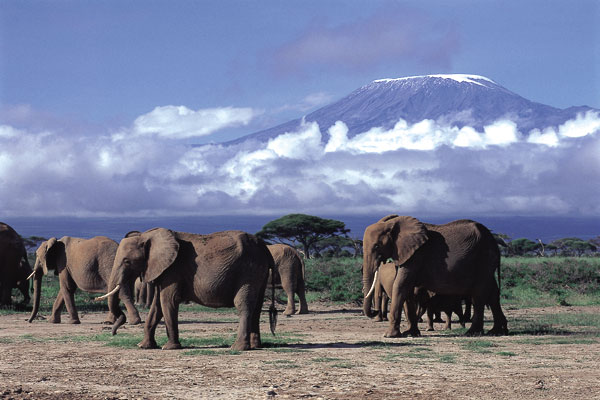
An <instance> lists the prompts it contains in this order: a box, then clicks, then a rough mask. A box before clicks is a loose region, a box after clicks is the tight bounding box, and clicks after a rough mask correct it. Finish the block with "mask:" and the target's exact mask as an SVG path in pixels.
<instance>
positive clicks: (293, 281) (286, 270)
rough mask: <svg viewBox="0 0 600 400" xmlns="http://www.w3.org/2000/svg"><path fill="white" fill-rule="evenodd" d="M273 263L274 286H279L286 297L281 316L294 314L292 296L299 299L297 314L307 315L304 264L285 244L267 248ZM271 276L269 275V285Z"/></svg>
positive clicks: (294, 251) (294, 305)
mask: <svg viewBox="0 0 600 400" xmlns="http://www.w3.org/2000/svg"><path fill="white" fill-rule="evenodd" d="M267 248H268V249H269V251H270V252H271V255H272V256H273V260H274V261H275V269H274V272H275V274H274V275H275V284H276V285H281V287H282V288H283V290H284V291H285V294H286V295H287V299H288V302H287V307H286V308H285V311H284V312H283V315H292V314H294V313H296V304H295V302H294V294H296V293H297V294H298V297H299V298H300V309H299V310H298V312H297V314H308V304H307V303H306V293H305V292H306V286H305V284H304V262H303V261H302V257H301V256H300V254H298V252H297V251H296V250H295V249H294V248H293V247H291V246H288V245H285V244H272V245H269V246H267ZM270 282H271V275H269V283H270Z"/></svg>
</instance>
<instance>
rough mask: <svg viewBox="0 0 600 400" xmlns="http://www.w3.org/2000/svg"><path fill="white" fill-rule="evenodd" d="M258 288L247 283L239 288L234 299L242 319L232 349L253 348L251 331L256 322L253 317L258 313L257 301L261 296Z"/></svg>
mask: <svg viewBox="0 0 600 400" xmlns="http://www.w3.org/2000/svg"><path fill="white" fill-rule="evenodd" d="M257 289H258V288H253V287H252V285H251V284H248V283H247V284H245V285H243V286H242V287H241V288H240V289H239V290H238V292H237V293H236V295H235V297H234V299H233V304H234V305H235V308H237V310H238V312H239V315H240V320H239V324H238V332H237V338H236V340H235V342H234V343H233V345H232V346H231V349H232V350H238V351H243V350H250V349H251V348H252V346H251V343H250V336H251V335H250V333H251V332H252V330H253V324H254V323H255V322H254V321H253V318H254V316H255V314H256V310H255V307H256V306H257V305H256V301H257V298H258V297H259V296H258V294H257V293H256V290H257ZM261 307H262V305H261Z"/></svg>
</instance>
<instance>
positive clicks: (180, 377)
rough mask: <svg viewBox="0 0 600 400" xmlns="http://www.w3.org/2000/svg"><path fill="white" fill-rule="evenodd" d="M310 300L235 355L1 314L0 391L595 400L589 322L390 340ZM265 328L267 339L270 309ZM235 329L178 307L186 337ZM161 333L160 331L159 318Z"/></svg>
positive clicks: (233, 323) (82, 395) (599, 349)
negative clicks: (126, 343)
mask: <svg viewBox="0 0 600 400" xmlns="http://www.w3.org/2000/svg"><path fill="white" fill-rule="evenodd" d="M309 307H310V308H311V313H310V314H308V315H294V316H292V317H287V318H286V317H284V316H282V315H281V314H280V315H279V321H278V326H277V333H278V334H279V335H280V339H278V340H279V341H280V342H283V343H282V344H279V345H274V344H273V342H271V347H267V348H264V349H260V350H254V351H247V352H242V353H238V354H234V353H232V352H230V351H229V350H228V349H226V348H223V347H219V346H218V345H208V346H196V347H191V348H190V347H188V348H184V349H183V350H171V351H163V350H141V349H138V348H137V347H136V346H135V344H132V345H131V346H130V347H129V348H123V347H112V346H107V341H108V340H110V339H109V338H108V335H107V336H106V338H107V339H105V340H98V339H97V338H96V339H95V340H92V339H91V338H92V337H95V336H96V335H98V334H100V333H107V332H110V330H109V327H108V326H106V325H103V324H102V321H103V320H104V317H105V314H103V313H87V314H86V313H84V314H81V315H80V317H81V324H80V325H70V324H68V323H65V322H66V320H68V318H67V317H66V316H65V315H64V314H63V323H62V324H50V323H48V322H47V321H46V320H36V321H34V323H32V324H29V323H27V322H26V321H25V319H26V315H25V314H12V315H4V316H0V399H167V398H169V399H171V398H173V399H197V398H211V399H212V398H225V399H248V398H252V399H255V398H256V399H266V398H275V399H284V398H307V399H386V398H411V399H467V398H468V399H579V398H585V399H590V398H600V337H599V336H600V335H599V334H598V333H597V332H593V331H592V332H590V329H592V328H590V327H577V326H575V327H573V326H568V327H564V329H563V330H562V331H560V335H555V334H545V335H541V336H539V335H533V334H527V333H520V334H511V335H509V336H504V337H480V338H466V337H463V336H459V335H458V334H457V332H456V331H454V333H452V332H442V331H441V329H442V327H443V324H441V323H440V324H435V327H436V329H439V330H440V331H435V332H425V324H422V325H421V326H420V327H421V329H422V337H420V338H397V339H386V338H383V333H384V331H385V328H386V326H387V325H386V324H387V323H385V322H383V323H376V322H374V321H373V320H369V319H368V318H366V317H364V316H362V315H361V310H360V308H358V307H357V306H355V305H345V306H344V305H336V304H320V303H311V304H309ZM505 312H506V314H507V317H508V319H509V329H511V325H519V324H521V325H522V324H523V321H525V322H526V321H527V320H528V319H532V318H537V317H539V316H540V315H542V316H543V315H549V314H554V313H557V312H560V313H573V314H578V313H596V314H597V313H598V312H600V307H560V308H558V307H557V308H553V307H550V308H535V309H522V310H505ZM486 317H487V318H489V315H487V312H486ZM515 321H519V322H515ZM455 326H456V327H459V325H458V324H455ZM490 327H491V323H490V321H487V322H486V329H489V328H490ZM261 328H262V336H263V341H265V342H266V341H267V340H269V338H270V337H271V334H270V332H269V327H268V322H267V317H266V313H265V317H264V318H263V323H262V326H261ZM236 329H237V320H236V317H235V315H234V314H232V313H231V312H223V313H221V312H219V313H214V312H182V313H180V331H181V332H180V334H181V339H182V341H184V340H185V339H186V338H188V339H189V338H202V337H206V338H209V337H214V336H224V337H226V338H230V337H232V336H233V335H234V334H235V332H236ZM586 329H587V331H586ZM553 332H556V331H553ZM142 333H143V326H141V325H138V326H131V325H125V326H123V327H122V328H121V330H120V331H119V334H118V335H123V336H124V337H126V336H127V335H129V336H131V335H136V336H141V335H142ZM157 333H158V334H159V335H161V336H164V335H165V330H164V326H159V328H158V330H157ZM542 333H543V332H542ZM103 337H104V336H103ZM183 343H184V345H185V341H184V342H183Z"/></svg>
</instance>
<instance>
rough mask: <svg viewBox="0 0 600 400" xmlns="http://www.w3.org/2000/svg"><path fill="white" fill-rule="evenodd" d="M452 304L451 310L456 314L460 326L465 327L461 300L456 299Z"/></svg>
mask: <svg viewBox="0 0 600 400" xmlns="http://www.w3.org/2000/svg"><path fill="white" fill-rule="evenodd" d="M453 304H454V309H453V312H454V313H455V314H456V315H457V316H458V322H459V323H460V326H462V327H463V328H464V327H465V316H464V314H463V310H462V300H457V301H456V302H454V303H453Z"/></svg>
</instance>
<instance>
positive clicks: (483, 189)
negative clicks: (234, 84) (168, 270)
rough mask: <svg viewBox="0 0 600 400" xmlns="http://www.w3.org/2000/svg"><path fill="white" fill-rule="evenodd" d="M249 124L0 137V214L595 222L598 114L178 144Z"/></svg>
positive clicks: (180, 115)
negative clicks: (590, 218) (539, 125)
mask: <svg viewBox="0 0 600 400" xmlns="http://www.w3.org/2000/svg"><path fill="white" fill-rule="evenodd" d="M254 113H255V112H254V111H252V110H250V109H234V108H229V109H219V112H215V111H214V110H208V111H207V110H199V111H191V110H188V109H187V108H185V107H172V106H167V107H157V108H156V109H155V110H153V111H152V112H150V113H148V114H145V115H142V116H140V117H138V118H137V119H136V120H135V121H134V122H133V124H132V125H131V126H130V127H126V128H123V129H121V130H119V131H118V132H110V133H109V132H107V133H106V134H104V135H101V136H94V137H90V136H85V135H76V134H74V133H73V132H61V131H52V130H35V129H31V130H28V129H17V128H15V127H12V126H10V125H0V188H1V190H0V208H1V209H2V211H3V214H4V215H12V216H31V215H39V216H46V215H80V216H92V215H139V216H142V215H185V214H198V215H201V214H248V213H260V214H283V213H289V212H307V213H315V214H345V213H348V214H350V213H365V214H366V213H376V214H377V213H380V214H386V213H389V212H398V213H403V214H427V215H432V214H447V215H465V216H469V215H482V214H487V215H491V214H510V215H521V214H527V215H549V214H551V215H555V214H582V215H600V203H599V202H598V199H599V198H600V189H599V188H600V184H599V183H600V182H599V178H598V177H600V115H599V114H598V113H597V112H588V113H586V114H580V115H578V116H577V118H575V119H573V120H571V121H567V122H566V123H565V124H563V125H561V126H559V127H555V128H547V129H544V130H535V131H531V132H520V131H518V129H517V126H516V124H515V123H514V122H512V121H509V120H499V121H496V122H495V123H493V124H490V125H489V126H486V127H485V128H484V129H483V130H482V131H477V130H475V129H473V128H471V127H463V128H461V129H459V128H457V127H453V126H447V125H444V124H443V123H439V122H436V121H431V120H424V121H421V122H419V123H416V124H408V123H407V122H406V121H404V120H399V121H398V122H397V123H396V124H395V126H394V127H393V128H392V129H390V130H384V129H381V128H372V129H370V130H369V131H366V132H363V133H361V134H358V135H356V136H353V137H348V129H347V127H346V125H345V124H344V122H343V121H338V122H336V123H335V124H334V125H333V126H330V127H320V126H318V124H316V123H314V122H304V123H303V124H302V125H301V126H300V128H299V129H298V130H296V131H294V132H287V133H285V134H283V135H280V136H278V137H276V138H273V139H271V140H270V141H269V142H268V143H258V142H252V141H248V142H244V143H241V144H238V145H235V146H223V145H215V144H211V145H203V146H197V147H193V146H190V145H188V144H186V143H184V142H185V141H184V140H181V139H185V138H190V137H195V136H201V135H205V134H206V132H207V130H211V129H219V128H218V127H219V126H224V125H226V124H237V123H245V122H244V121H248V120H249V119H251V118H252V116H253V115H254ZM202 124H205V125H206V126H202ZM325 132H326V133H328V134H329V135H327V136H326V135H324V133H325ZM323 137H329V139H328V141H327V142H325V141H324V140H323Z"/></svg>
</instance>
